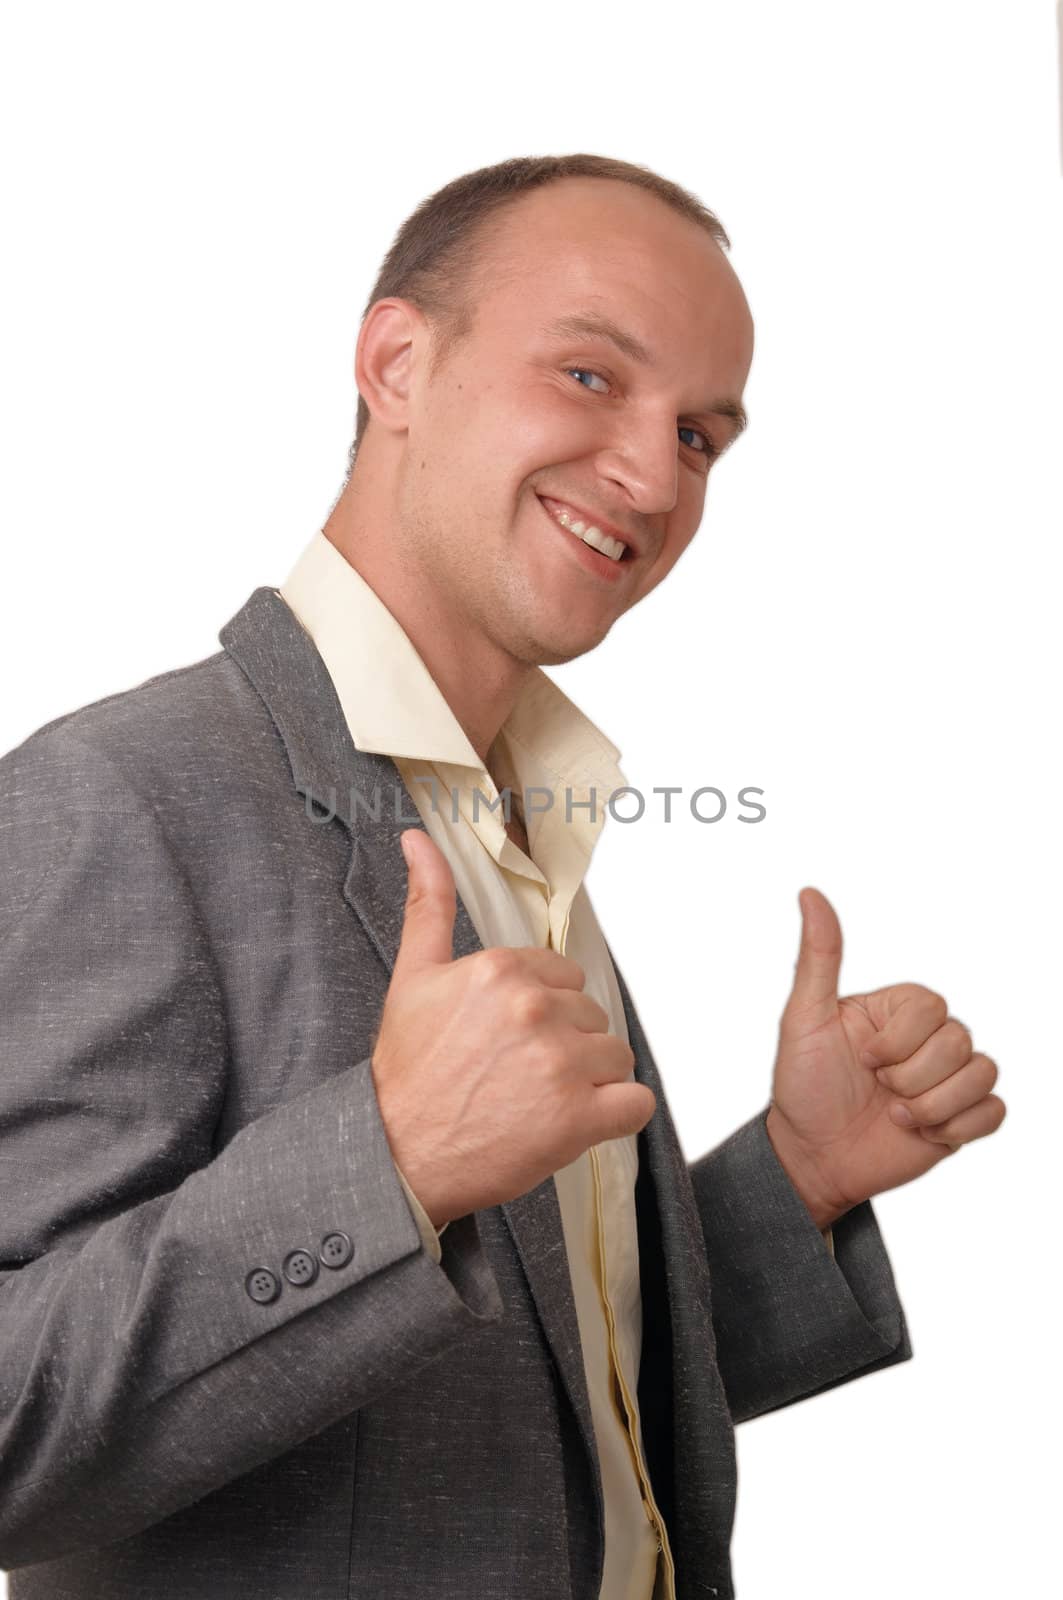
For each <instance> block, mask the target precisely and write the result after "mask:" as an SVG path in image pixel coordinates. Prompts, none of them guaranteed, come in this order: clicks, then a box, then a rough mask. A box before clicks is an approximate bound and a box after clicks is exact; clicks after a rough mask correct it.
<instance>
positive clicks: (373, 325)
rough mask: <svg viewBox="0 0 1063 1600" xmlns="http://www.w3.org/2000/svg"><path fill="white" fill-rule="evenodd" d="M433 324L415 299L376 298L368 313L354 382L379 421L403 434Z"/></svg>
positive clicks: (357, 355) (361, 332) (389, 428)
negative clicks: (415, 374)
mask: <svg viewBox="0 0 1063 1600" xmlns="http://www.w3.org/2000/svg"><path fill="white" fill-rule="evenodd" d="M427 331H428V330H427V326H426V323H425V319H424V317H423V315H422V313H421V312H420V311H419V310H418V308H417V307H416V306H415V305H413V304H411V302H410V301H409V300H399V299H395V298H390V299H387V300H375V301H374V302H373V304H372V305H371V306H370V307H369V310H368V311H367V312H366V314H365V320H364V322H363V323H362V326H361V330H360V332H359V334H358V347H357V350H356V351H355V357H354V381H355V383H356V384H357V385H358V392H359V394H360V395H361V396H362V399H363V400H364V401H365V403H366V405H367V406H368V408H369V414H370V416H371V417H372V418H373V420H374V421H375V422H377V423H378V424H380V426H381V427H383V428H385V429H387V430H388V431H391V432H395V433H402V432H404V431H405V429H406V427H407V426H408V423H409V401H410V382H411V378H412V375H413V367H414V362H415V360H416V359H418V358H419V357H420V355H421V353H422V351H424V350H425V349H426V348H427V345H428V337H427Z"/></svg>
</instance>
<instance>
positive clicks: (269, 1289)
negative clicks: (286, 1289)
mask: <svg viewBox="0 0 1063 1600" xmlns="http://www.w3.org/2000/svg"><path fill="white" fill-rule="evenodd" d="M244 1288H245V1289H246V1290H247V1292H248V1294H249V1295H250V1296H251V1298H252V1300H254V1301H256V1302H257V1303H258V1305H260V1306H268V1305H269V1304H270V1302H271V1301H273V1300H276V1298H277V1296H278V1295H279V1294H280V1292H281V1286H280V1280H279V1279H278V1278H277V1276H276V1275H275V1274H274V1273H272V1272H271V1271H270V1270H269V1268H268V1267H252V1269H251V1271H250V1272H249V1273H248V1274H247V1277H246V1278H245V1279H244Z"/></svg>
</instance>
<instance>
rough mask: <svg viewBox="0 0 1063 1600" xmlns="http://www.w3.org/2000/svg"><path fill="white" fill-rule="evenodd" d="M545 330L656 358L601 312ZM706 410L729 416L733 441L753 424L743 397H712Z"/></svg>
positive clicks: (646, 359)
mask: <svg viewBox="0 0 1063 1600" xmlns="http://www.w3.org/2000/svg"><path fill="white" fill-rule="evenodd" d="M542 331H543V333H544V334H546V335H547V337H548V338H551V339H554V338H556V339H561V338H574V339H604V340H605V341H606V342H607V343H608V344H611V345H614V346H615V347H616V349H617V350H619V351H620V353H621V354H622V355H625V356H627V357H628V359H629V360H630V361H637V362H638V364H639V366H641V367H648V366H650V365H651V363H652V361H653V357H652V356H651V354H650V352H649V351H648V350H647V348H646V346H645V345H644V344H643V343H642V342H641V341H640V340H638V339H636V338H635V336H634V334H631V333H628V332H626V330H625V329H623V328H621V327H620V326H619V325H618V324H617V323H615V322H614V321H613V319H612V318H611V317H606V316H603V315H602V314H601V313H600V312H597V311H577V312H574V313H572V314H571V315H570V316H567V317H558V319H557V321H556V322H551V323H550V324H549V326H548V327H545V328H544V329H543V330H542ZM703 409H704V410H705V411H709V412H711V413H712V414H713V415H714V416H718V417H727V418H728V420H729V421H730V422H731V423H732V425H733V430H734V431H733V432H732V434H731V443H732V444H733V443H734V441H735V439H737V438H738V435H739V434H740V433H742V432H744V430H745V429H746V427H747V426H748V424H749V417H748V415H747V413H746V408H745V406H744V405H743V404H742V402H741V400H732V399H731V398H730V397H727V398H725V399H721V400H712V401H710V402H709V404H708V405H706V406H705V407H703Z"/></svg>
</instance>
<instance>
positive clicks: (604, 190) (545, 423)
mask: <svg viewBox="0 0 1063 1600" xmlns="http://www.w3.org/2000/svg"><path fill="white" fill-rule="evenodd" d="M484 248H485V250H486V256H485V258H484V259H485V264H486V266H487V268H488V274H487V288H486V292H485V293H482V294H481V295H480V296H479V297H478V298H477V300H476V306H475V322H474V327H473V331H472V333H471V334H470V335H469V336H468V338H467V339H465V340H463V341H462V342H461V343H460V344H458V345H457V346H456V348H455V349H454V351H453V352H452V353H451V354H450V355H449V356H448V357H447V359H446V360H445V362H444V363H443V364H442V365H441V366H440V367H439V368H438V370H437V371H436V372H434V373H431V374H430V373H429V372H428V370H427V369H428V363H427V361H422V362H421V364H420V366H419V367H418V369H417V372H416V373H415V375H414V380H413V383H412V385H411V393H410V407H409V431H408V435H407V440H406V449H405V452H404V459H403V464H402V470H401V482H400V489H399V520H400V526H401V529H402V536H403V539H404V542H405V544H406V546H407V548H408V549H410V551H411V554H413V555H414V557H415V559H417V560H418V562H419V563H421V564H422V565H423V566H424V567H425V568H426V569H427V570H428V572H429V573H430V575H431V577H432V581H433V587H434V589H435V590H436V591H437V592H439V594H440V599H441V601H442V602H443V603H444V604H446V605H447V606H448V609H450V610H452V612H453V614H455V615H457V616H459V617H460V618H461V619H462V621H463V622H464V623H467V625H468V626H470V627H472V628H475V629H477V630H478V631H479V632H481V633H482V634H484V635H486V636H487V637H488V638H490V639H491V640H492V641H493V642H494V643H495V644H496V645H497V646H499V647H500V648H501V649H503V650H504V651H505V652H506V653H508V654H509V655H510V656H511V657H513V658H514V659H516V660H519V661H522V662H525V663H545V664H553V663H557V662H562V661H568V660H571V659H572V658H573V657H575V656H578V655H581V654H582V653H583V652H584V651H586V650H590V649H592V648H593V647H594V645H596V644H597V643H598V642H599V641H600V640H601V639H603V638H604V637H605V635H606V634H607V633H608V631H609V629H610V627H611V626H612V624H613V623H614V622H615V621H616V619H617V617H619V616H621V615H622V614H623V612H625V611H627V610H629V609H630V608H631V607H632V606H633V605H635V604H637V602H638V601H639V600H641V599H643V598H644V597H645V596H646V595H647V594H649V593H650V591H651V590H652V589H655V588H656V587H657V585H658V584H659V583H660V582H661V580H662V579H663V578H664V577H665V576H666V575H667V574H668V573H669V572H670V571H671V569H672V567H673V566H674V565H675V563H676V561H677V560H678V559H679V557H680V556H681V555H682V553H683V551H684V550H685V549H686V547H687V545H688V544H689V543H690V541H691V539H692V538H693V537H694V534H695V533H696V531H697V528H698V524H699V522H700V521H701V515H702V509H703V505H704V500H705V490H706V484H707V479H708V472H709V470H710V468H711V465H712V461H713V459H714V456H715V455H716V454H718V453H719V452H722V451H723V450H724V449H726V447H727V445H728V444H729V442H730V441H731V439H732V437H733V436H734V433H735V431H736V425H735V422H734V420H733V419H732V418H731V417H730V416H728V415H727V414H725V413H726V410H727V407H728V405H729V404H731V405H733V403H734V402H737V401H739V400H740V398H741V394H742V389H743V386H744V384H745V381H746V376H747V374H748V371H749V366H750V362H751V360H752V351H753V325H752V320H751V317H750V313H749V308H748V306H747V304H746V300H745V296H744V295H743V293H742V289H741V286H740V285H739V282H738V279H737V277H736V276H735V273H734V271H733V269H732V268H731V266H730V265H729V263H728V261H727V259H726V257H725V255H724V254H723V252H722V250H721V249H720V248H719V247H718V246H717V245H716V244H715V243H714V242H713V240H712V239H711V238H710V237H709V235H708V234H707V233H706V232H705V231H704V230H703V229H701V228H699V227H698V226H697V225H696V224H695V223H693V222H690V221H688V220H687V219H686V218H685V217H682V216H680V215H679V214H678V213H676V212H673V211H672V210H671V209H670V208H669V207H667V206H666V205H665V204H664V203H663V202H662V201H660V200H658V199H657V197H656V196H654V195H651V194H648V193H646V192H644V191H642V190H639V189H636V188H634V187H632V186H631V185H629V184H624V183H618V182H615V181H611V180H604V179H586V178H575V179H572V178H569V179H565V180H563V181H562V182H559V183H555V184H550V185H548V186H546V187H545V188H543V189H540V190H537V191H534V192H532V193H531V194H529V195H527V196H525V197H523V198H522V199H521V200H520V201H519V202H517V203H515V204H514V205H513V206H512V207H511V208H510V209H509V211H508V212H507V213H506V214H505V217H504V221H503V223H502V225H501V228H500V231H499V233H498V235H497V236H496V237H495V238H493V239H492V240H491V241H490V242H489V243H487V244H486V246H485V247H484ZM591 319H594V320H596V321H597V322H599V323H602V322H607V323H609V324H611V325H612V327H613V328H614V329H615V330H617V331H618V332H619V335H620V337H621V339H622V340H625V339H626V340H629V341H636V342H637V344H638V345H639V346H641V347H642V351H643V355H644V357H645V359H640V357H639V356H638V355H637V354H636V353H635V351H634V350H633V349H622V348H619V347H618V345H617V344H616V343H615V342H614V341H612V340H610V339H609V338H608V337H606V335H605V334H604V333H603V332H601V331H599V332H597V333H596V332H594V331H593V329H592V328H591V327H590V321H591ZM566 322H567V326H559V325H561V324H565V323H566ZM580 323H583V324H586V325H587V326H586V327H583V328H581V327H580V326H579V324H580ZM717 406H722V407H723V410H724V414H721V413H720V412H719V411H716V410H714V407H717ZM559 512H561V513H563V514H565V515H567V516H568V521H569V523H570V524H572V523H575V522H582V523H583V524H584V525H585V526H596V527H598V528H599V529H600V530H601V531H602V532H603V533H605V534H607V535H609V534H610V533H611V532H612V533H615V534H616V535H617V536H618V537H619V538H620V539H621V540H622V541H624V542H625V543H626V544H627V546H628V547H627V549H626V550H625V553H624V555H623V557H622V558H621V559H620V560H619V561H616V562H614V561H612V560H610V559H609V556H608V555H603V554H599V553H598V552H597V551H595V550H593V549H591V548H590V547H589V546H588V545H587V544H586V543H585V542H584V541H582V540H581V539H580V538H579V537H578V536H577V534H576V533H575V532H573V531H572V529H571V527H566V526H564V525H563V523H562V522H561V521H560V520H559V517H558V513H559Z"/></svg>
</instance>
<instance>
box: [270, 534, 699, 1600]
mask: <svg viewBox="0 0 1063 1600" xmlns="http://www.w3.org/2000/svg"><path fill="white" fill-rule="evenodd" d="M279 593H280V595H281V597H282V598H283V599H284V600H285V601H286V602H287V604H288V605H289V606H290V607H291V609H292V611H293V612H294V613H295V616H296V617H297V618H298V620H299V621H300V622H301V624H302V625H303V627H304V628H305V629H306V631H307V633H308V634H309V635H310V637H311V639H312V640H313V641H314V644H315V646H316V648H317V650H318V653H319V654H320V656H321V658H322V660H323V661H324V663H325V666H326V668H327V669H328V672H329V674H330V676H331V678H332V681H333V683H334V685H335V688H336V693H337V696H338V698H339V701H340V705H341V706H342V708H343V713H344V716H345V718H346V721H347V726H348V728H349V730H350V734H351V738H352V739H353V741H354V744H355V746H356V748H357V749H359V750H366V751H373V752H376V753H378V754H381V755H386V756H390V757H391V758H392V760H393V761H394V762H395V765H396V767H397V768H398V771H399V773H400V775H401V777H402V780H403V783H404V784H405V786H406V788H407V789H408V790H409V794H410V797H411V799H412V800H413V803H414V804H415V805H416V807H417V810H418V812H419V814H420V816H421V819H422V821H423V822H424V826H425V829H426V830H427V832H428V833H429V835H430V836H431V837H432V838H433V839H434V840H435V842H436V843H437V844H438V846H439V848H440V850H441V851H442V852H443V854H444V855H445V857H446V858H447V860H448V862H449V863H450V866H451V869H452V871H453V873H454V881H455V884H456V887H457V891H458V894H459V895H460V896H461V899H462V901H463V902H464V904H465V907H466V909H467V911H468V913H469V917H470V919H471V921H472V924H473V927H474V928H475V929H476V932H477V934H478V935H479V937H480V940H481V942H482V944H483V945H484V948H485V949H486V948H490V947H491V946H493V945H508V946H512V947H521V946H526V945H535V946H539V947H542V948H549V949H552V950H557V951H560V952H561V954H563V955H566V956H569V957H571V958H572V959H573V960H574V961H578V962H579V964H580V966H581V967H582V968H583V970H584V972H585V974H586V983H585V987H584V992H585V993H586V994H589V995H590V996H591V997H592V998H593V999H594V1000H596V1001H597V1002H598V1004H599V1005H600V1006H601V1007H602V1008H603V1010H604V1011H605V1013H606V1015H607V1016H608V1018H609V1031H610V1032H611V1033H613V1034H615V1035H616V1036H617V1037H618V1038H621V1039H623V1040H624V1041H625V1043H626V1042H627V1040H628V1035H627V1026H626V1022H625V1018H624V1008H623V1003H622V1001H621V998H620V992H619V989H618V988H617V983H616V976H615V973H614V971H613V966H612V963H611V961H610V959H609V955H608V951H607V950H606V947H605V941H604V938H603V937H602V933H601V929H600V928H599V926H598V922H597V918H596V917H595V914H594V910H593V908H592V906H591V902H590V899H589V898H588V895H587V891H586V888H585V887H584V884H583V878H584V874H585V872H586V870H587V865H588V863H589V861H590V858H591V853H592V851H593V849H594V845H595V842H596V840H597V838H598V835H599V833H600V831H601V828H602V823H603V821H604V812H603V808H604V805H605V802H606V801H607V800H608V798H609V796H610V794H611V793H612V792H613V790H614V789H617V788H621V787H623V786H624V785H625V783H626V780H625V778H624V775H623V773H622V772H621V770H620V768H619V766H618V765H617V758H618V756H619V751H618V750H617V748H616V747H615V745H612V744H610V742H609V740H608V739H606V738H605V736H604V735H603V734H602V733H601V732H600V731H599V730H598V729H597V728H596V727H595V726H594V725H593V723H591V722H590V721H589V720H588V718H587V717H585V716H584V715H583V713H582V712H581V711H579V709H578V708H577V707H576V706H575V705H573V703H572V701H570V700H569V699H568V697H567V696H566V695H565V694H563V693H562V691H561V690H560V689H559V688H558V687H557V685H556V684H555V683H554V682H553V680H552V679H551V678H548V677H547V675H546V674H545V673H544V672H542V671H541V670H540V669H538V668H536V669H534V670H533V671H532V672H530V673H529V674H528V677H527V679H526V680H525V683H524V687H523V689H522V691H521V693H520V696H519V698H518V700H517V703H516V705H515V706H514V708H513V710H512V712H511V713H510V715H509V717H507V719H506V721H505V723H504V725H503V727H502V729H501V730H500V732H499V734H498V736H497V738H496V740H495V742H494V744H493V745H492V747H491V749H490V751H489V752H488V761H489V763H490V766H491V767H492V768H493V769H494V771H495V772H496V773H497V774H498V775H499V776H500V778H501V780H502V787H503V788H504V787H505V786H506V785H507V784H508V785H509V786H510V787H511V788H512V790H513V793H514V794H515V795H516V796H518V797H519V796H520V795H521V794H522V793H523V794H524V795H525V796H527V797H528V809H527V811H526V813H525V817H524V821H525V826H526V829H527V834H528V844H529V850H530V852H531V858H530V859H529V857H528V856H527V855H525V854H524V852H523V851H522V850H521V849H520V848H519V847H518V846H517V845H515V844H514V843H513V841H512V840H511V839H510V838H509V836H508V834H507V833H506V830H505V823H504V816H503V812H502V809H501V807H499V808H498V809H497V810H494V811H492V810H491V809H490V805H489V804H488V803H487V802H492V803H493V802H497V801H498V798H499V789H498V788H497V787H496V785H495V782H494V779H493V778H492V777H491V775H490V773H489V772H488V770H487V767H486V766H485V765H484V763H483V762H481V761H480V759H479V757H478V756H477V754H476V752H475V750H474V749H473V748H472V745H471V744H470V743H469V740H468V738H467V736H466V735H465V733H464V732H463V731H462V728H461V726H460V724H459V723H458V721H457V719H456V718H455V716H454V714H453V712H452V711H451V709H450V707H449V706H448V704H447V702H446V701H445V700H444V698H443V696H442V694H441V693H440V691H439V689H438V688H437V686H436V684H435V681H434V680H433V678H432V677H431V675H430V674H429V672H428V669H427V668H426V666H425V664H424V662H423V661H422V660H421V658H420V656H419V655H418V654H417V652H416V650H415V649H414V647H413V645H412V644H411V642H410V640H409V638H408V637H407V635H406V634H405V632H404V631H403V629H402V628H401V627H400V626H399V624H398V622H397V621H396V620H395V618H394V617H393V616H392V614H391V612H390V611H389V610H388V609H387V607H386V606H385V605H384V603H383V602H382V601H381V599H380V598H379V597H378V596H377V595H376V594H375V592H374V591H373V589H372V588H371V587H370V586H369V584H368V583H367V582H366V581H365V579H364V578H362V576H361V575H360V573H358V572H357V571H356V570H355V568H354V567H352V566H351V564H350V563H349V562H348V561H347V560H346V559H345V557H343V556H342V555H341V554H340V553H339V551H338V550H337V549H336V548H335V546H334V545H333V544H331V543H330V541H329V540H328V539H326V537H325V535H324V534H323V533H318V534H315V536H314V538H313V539H312V540H311V541H310V543H309V545H308V546H307V547H306V549H305V550H304V552H303V554H302V556H301V557H300V558H299V560H298V562H297V563H296V565H295V567H294V568H293V570H292V572H291V574H290V575H289V577H288V579H287V581H286V582H285V584H284V586H283V588H282V589H281V590H280V591H279ZM422 775H423V776H422ZM432 778H434V779H435V780H436V787H435V788H434V789H433V787H432V784H431V782H430V781H428V780H430V779H432ZM474 790H478V791H479V795H480V796H482V797H484V798H483V799H478V800H476V801H475V802H474V799H473V791H474ZM536 790H542V791H546V793H533V792H532V791H536ZM591 791H594V793H593V795H592V792H591ZM547 794H550V795H552V796H553V804H552V806H550V807H549V809H547V808H546V807H547V798H546V796H547ZM433 800H434V804H433ZM566 800H568V803H569V806H570V813H571V820H566ZM384 803H385V804H387V805H389V806H390V804H391V800H390V797H386V798H385V801H384ZM591 804H593V812H592V810H591V809H590V806H591ZM537 807H539V808H542V809H536V808H537ZM633 1078H634V1073H632V1074H631V1075H630V1079H629V1081H631V1080H632V1079H633ZM637 1169H638V1152H637V1145H636V1140H635V1137H634V1136H632V1137H629V1138H622V1139H613V1140H610V1141H608V1142H607V1143H604V1144H600V1145H596V1146H594V1147H593V1148H592V1149H591V1150H589V1151H587V1152H586V1153H585V1154H584V1155H582V1156H580V1157H579V1158H578V1160H576V1161H574V1162H572V1164H571V1165H570V1166H567V1167H564V1168H562V1169H561V1170H560V1171H558V1172H556V1173H555V1174H554V1182H555V1184H556V1186H557V1197H558V1202H559V1205H560V1210H561V1222H562V1228H563V1232H564V1238H565V1247H566V1251H567V1255H568V1264H569V1271H570V1273H571V1278H572V1293H573V1297H574V1300H575V1305H576V1314H577V1318H578V1324H579V1332H580V1341H581V1345H582V1349H583V1361H584V1367H585V1371H586V1378H587V1391H588V1395H589V1397H590V1405H591V1414H592V1417H593V1422H594V1433H595V1440H596V1443H597V1448H598V1458H599V1465H600V1469H601V1477H602V1492H603V1497H604V1502H605V1560H604V1569H603V1574H602V1584H601V1589H600V1591H599V1600H675V1568H674V1563H673V1558H672V1552H671V1548H670V1545H669V1541H668V1534H667V1530H666V1529H665V1526H664V1522H663V1519H662V1517H661V1513H660V1510H659V1508H658V1507H657V1504H656V1502H655V1500H654V1497H653V1489H652V1487H651V1484H650V1481H649V1474H648V1471H647V1467H646V1462H645V1455H644V1450H643V1441H642V1430H641V1424H640V1419H639V1411H638V1398H637V1393H638V1374H639V1361H640V1357H641V1351H642V1302H641V1298H640V1292H639V1257H638V1238H637V1232H636V1220H635V1177H636V1173H637ZM399 1177H400V1179H402V1182H403V1187H404V1190H405V1192H406V1194H407V1197H408V1199H409V1201H410V1206H411V1210H412V1211H413V1214H414V1216H415V1218H416V1220H417V1223H418V1226H419V1228H420V1229H421V1233H422V1236H423V1238H424V1241H425V1246H426V1248H427V1249H428V1250H429V1251H430V1253H431V1254H432V1256H433V1257H434V1259H435V1260H436V1261H439V1260H440V1257H441V1249H440V1245H439V1240H438V1236H437V1234H436V1232H435V1230H434V1229H433V1227H432V1224H431V1221H430V1219H429V1218H428V1217H427V1215H426V1214H425V1212H424V1209H423V1208H422V1207H421V1205H420V1204H419V1202H418V1201H417V1199H416V1196H415V1195H414V1194H413V1192H412V1191H411V1189H410V1187H409V1185H408V1184H407V1183H406V1182H405V1179H404V1178H403V1177H402V1174H401V1172H400V1173H399ZM440 1231H442V1230H440Z"/></svg>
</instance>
